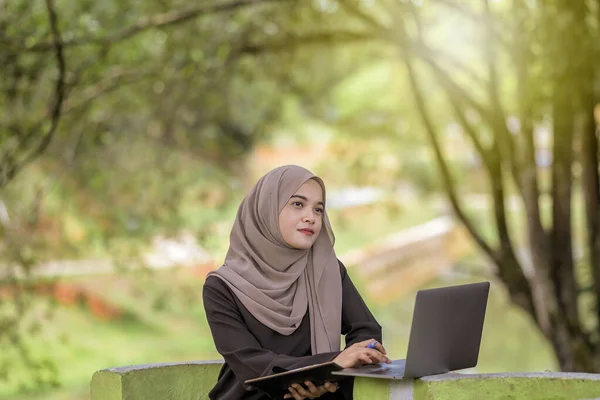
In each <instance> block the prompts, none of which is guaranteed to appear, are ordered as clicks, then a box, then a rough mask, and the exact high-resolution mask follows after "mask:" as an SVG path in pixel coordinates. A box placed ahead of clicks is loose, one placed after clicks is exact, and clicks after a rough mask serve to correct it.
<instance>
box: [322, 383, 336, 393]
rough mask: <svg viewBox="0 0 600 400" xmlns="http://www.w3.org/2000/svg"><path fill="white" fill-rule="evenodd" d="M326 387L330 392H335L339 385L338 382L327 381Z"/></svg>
mask: <svg viewBox="0 0 600 400" xmlns="http://www.w3.org/2000/svg"><path fill="white" fill-rule="evenodd" d="M325 388H326V389H327V391H328V392H331V393H334V392H335V391H336V390H337V388H338V386H337V383H331V382H326V383H325Z"/></svg>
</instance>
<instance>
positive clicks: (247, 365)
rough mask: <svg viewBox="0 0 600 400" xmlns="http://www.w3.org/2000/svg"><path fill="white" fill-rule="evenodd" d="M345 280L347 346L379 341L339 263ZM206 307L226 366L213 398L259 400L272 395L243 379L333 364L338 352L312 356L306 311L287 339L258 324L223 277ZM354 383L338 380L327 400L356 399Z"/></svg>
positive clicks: (208, 290)
mask: <svg viewBox="0 0 600 400" xmlns="http://www.w3.org/2000/svg"><path fill="white" fill-rule="evenodd" d="M339 264H340V274H341V279H342V331H341V332H340V334H342V335H345V339H346V347H348V346H350V345H352V344H354V343H356V342H360V341H363V340H367V339H371V338H373V339H376V340H378V341H380V342H381V326H380V325H379V324H378V323H377V321H376V320H375V318H374V317H373V315H372V314H371V312H370V311H369V309H368V307H367V306H366V304H365V303H364V301H363V299H362V298H361V296H360V294H359V293H358V291H357V290H356V288H355V287H354V284H353V283H352V281H351V279H350V277H349V276H348V273H347V271H346V267H345V266H344V265H343V264H342V263H341V262H340V263H339ZM203 299H204V308H205V310H206V317H207V319H208V323H209V326H210V330H211V332H212V336H213V339H214V342H215V346H216V348H217V351H218V352H219V353H220V354H221V355H222V356H223V358H224V360H225V364H224V365H223V367H222V369H221V371H220V373H219V377H218V381H217V384H216V385H215V387H214V388H213V389H212V390H211V392H210V393H209V398H210V399H212V400H215V399H218V400H258V399H261V400H262V399H268V398H269V397H268V396H267V395H266V394H264V393H263V392H261V391H258V390H247V389H246V388H245V385H244V381H246V380H247V379H252V378H257V377H259V376H266V375H269V374H271V373H273V367H280V368H285V369H294V368H300V367H305V366H309V365H312V364H317V363H322V362H327V361H331V360H333V359H334V358H335V357H336V356H337V355H338V354H339V352H330V353H320V354H315V355H312V354H311V343H310V342H311V341H310V337H311V336H310V320H309V317H308V310H307V312H306V315H305V316H304V319H303V320H302V322H301V324H300V326H299V327H298V328H297V329H296V331H294V333H292V334H291V335H289V336H285V335H281V334H280V333H278V332H275V331H273V330H272V329H270V328H268V327H266V326H265V325H263V324H262V323H261V322H259V321H258V320H257V319H256V318H254V316H252V314H250V312H249V311H248V310H247V309H246V307H244V305H243V304H242V303H241V302H240V301H239V300H238V298H237V296H235V294H233V292H232V291H231V290H230V289H229V287H228V286H227V285H226V284H225V283H224V282H223V281H222V280H221V279H219V278H216V277H209V278H207V280H206V282H205V284H204V289H203ZM352 386H353V381H352V380H344V381H341V382H340V388H339V389H338V391H337V392H335V393H326V394H325V395H323V396H321V399H323V400H333V399H340V400H341V399H344V400H349V399H351V398H352Z"/></svg>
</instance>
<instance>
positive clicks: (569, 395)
mask: <svg viewBox="0 0 600 400" xmlns="http://www.w3.org/2000/svg"><path fill="white" fill-rule="evenodd" d="M380 398H381V399H394V400H505V399H524V400H525V399H527V400H530V399H531V400H536V399H540V400H542V399H543V400H550V399H552V400H583V399H594V398H599V399H600V375H598V374H583V373H510V374H473V375H471V374H456V373H452V374H444V375H436V376H430V377H424V378H421V379H416V380H414V381H388V380H384V379H365V378H357V379H356V380H355V383H354V399H355V400H373V399H380Z"/></svg>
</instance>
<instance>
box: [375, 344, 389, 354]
mask: <svg viewBox="0 0 600 400" xmlns="http://www.w3.org/2000/svg"><path fill="white" fill-rule="evenodd" d="M375 349H377V350H379V352H380V353H381V354H387V352H386V351H385V347H383V345H382V344H381V343H379V342H377V344H376V345H375Z"/></svg>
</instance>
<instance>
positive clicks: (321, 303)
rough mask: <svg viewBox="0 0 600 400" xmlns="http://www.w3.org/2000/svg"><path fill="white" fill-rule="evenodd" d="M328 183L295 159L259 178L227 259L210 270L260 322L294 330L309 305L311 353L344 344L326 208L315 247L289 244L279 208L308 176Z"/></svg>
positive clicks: (288, 331)
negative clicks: (280, 222) (301, 247)
mask: <svg viewBox="0 0 600 400" xmlns="http://www.w3.org/2000/svg"><path fill="white" fill-rule="evenodd" d="M309 179H314V180H315V181H316V182H318V183H319V184H320V185H321V187H322V189H323V200H324V202H325V185H324V184H323V181H322V180H321V179H320V178H318V177H316V176H314V175H313V174H312V173H311V172H310V171H308V170H306V169H304V168H302V167H299V166H295V165H287V166H283V167H279V168H276V169H274V170H272V171H271V172H269V173H268V174H266V175H265V176H263V177H262V178H260V179H259V181H258V182H257V183H256V185H254V187H253V188H252V189H251V190H250V192H249V193H248V195H247V196H246V198H245V199H244V200H243V201H242V203H241V204H240V207H239V209H238V212H237V216H236V219H235V222H234V224H233V228H232V230H231V235H230V244H229V250H228V251H227V255H226V257H225V263H224V265H223V266H222V267H220V268H219V269H217V270H216V271H214V272H212V273H210V274H209V275H208V276H211V275H212V276H215V277H218V278H220V279H222V280H223V281H224V282H225V283H226V284H227V285H228V286H229V288H231V290H232V291H233V293H234V294H235V295H236V296H237V298H238V299H239V300H240V301H241V302H242V304H243V305H244V306H245V307H246V308H247V309H248V311H249V312H250V313H251V314H252V315H253V316H254V317H255V318H256V319H257V320H258V321H260V322H261V323H263V324H264V325H266V326H267V327H269V328H271V329H273V330H274V331H276V332H279V333H280V334H282V335H290V334H292V333H293V332H294V331H295V330H296V329H297V328H298V326H300V322H301V321H302V318H303V317H304V315H305V314H306V308H307V307H308V311H309V316H310V327H311V349H312V353H313V354H317V353H325V352H331V351H339V350H340V335H341V319H342V317H341V313H342V285H341V277H340V268H339V265H338V261H337V257H336V255H335V252H334V250H333V243H334V236H333V232H332V230H331V225H330V223H329V219H328V217H327V213H326V212H325V213H324V214H323V228H322V229H321V232H320V234H319V236H318V237H317V240H316V241H315V243H314V245H313V246H312V248H310V249H308V250H299V249H295V248H292V247H291V246H289V245H288V244H287V243H286V242H285V241H284V240H283V237H282V235H281V231H280V229H279V213H280V212H281V210H282V208H283V207H284V206H285V205H286V203H287V202H288V200H289V199H290V197H292V195H293V194H294V193H296V191H297V190H298V189H299V188H300V186H302V185H303V184H304V183H305V182H306V181H307V180H309Z"/></svg>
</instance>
